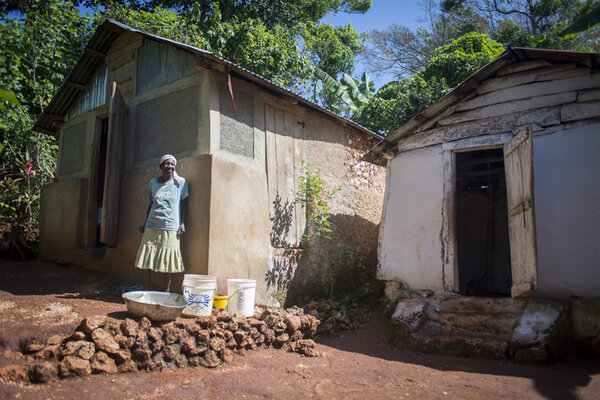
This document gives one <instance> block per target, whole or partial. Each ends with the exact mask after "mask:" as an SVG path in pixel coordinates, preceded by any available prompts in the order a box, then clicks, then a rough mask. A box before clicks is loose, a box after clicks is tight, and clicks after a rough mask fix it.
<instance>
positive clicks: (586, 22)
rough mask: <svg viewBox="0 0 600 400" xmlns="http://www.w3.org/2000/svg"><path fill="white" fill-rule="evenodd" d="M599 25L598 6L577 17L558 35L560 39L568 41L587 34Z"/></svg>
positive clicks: (599, 9)
mask: <svg viewBox="0 0 600 400" xmlns="http://www.w3.org/2000/svg"><path fill="white" fill-rule="evenodd" d="M598 25H600V6H597V7H595V8H593V9H592V10H590V11H588V12H587V13H584V14H583V15H581V16H579V17H578V18H577V19H576V20H575V21H573V23H572V24H571V25H569V26H568V27H567V28H566V29H565V30H564V31H562V32H561V33H560V34H559V35H560V38H561V39H570V38H572V37H575V36H577V35H579V34H582V33H585V32H588V31H590V30H592V29H594V28H595V27H597V26H598Z"/></svg>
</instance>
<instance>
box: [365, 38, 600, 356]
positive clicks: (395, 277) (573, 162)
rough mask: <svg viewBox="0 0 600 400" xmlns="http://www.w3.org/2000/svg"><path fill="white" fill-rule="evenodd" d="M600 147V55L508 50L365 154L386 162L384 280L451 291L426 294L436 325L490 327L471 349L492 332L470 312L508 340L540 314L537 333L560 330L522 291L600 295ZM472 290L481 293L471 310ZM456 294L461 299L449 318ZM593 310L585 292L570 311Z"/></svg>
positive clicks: (592, 333) (430, 325)
mask: <svg viewBox="0 0 600 400" xmlns="http://www.w3.org/2000/svg"><path fill="white" fill-rule="evenodd" d="M599 154H600V55H599V54H591V53H580V52H571V51H556V50H542V49H527V48H509V49H508V50H506V51H505V52H504V53H503V54H502V55H500V56H499V57H498V58H496V59H495V60H494V61H492V62H491V63H489V64H488V65H486V66H485V67H483V68H482V69H480V70H479V71H477V72H476V73H475V74H473V75H472V76H471V77H469V78H468V79H467V80H465V81H464V82H463V83H461V84H460V85H459V86H458V87H456V88H455V89H454V90H452V91H451V92H449V93H448V94H447V95H445V96H444V97H442V98H441V99H440V100H438V101H437V102H436V103H435V104H433V105H432V106H430V107H429V108H428V109H426V110H424V111H423V112H422V113H420V114H419V115H417V116H416V117H415V118H413V119H412V120H411V121H409V122H407V123H406V124H405V125H404V126H402V127H400V128H399V129H398V130H396V131H395V132H394V133H392V134H391V135H389V136H388V137H386V138H385V139H384V140H383V141H382V142H380V143H379V144H378V145H377V146H375V147H374V148H373V149H372V150H371V151H370V152H369V153H368V154H367V155H366V156H365V158H364V159H366V160H369V161H370V162H373V163H375V164H378V165H382V166H383V165H384V166H387V183H386V195H385V199H384V212H383V217H382V223H381V233H380V244H379V261H380V266H379V271H378V273H379V276H380V277H381V278H382V279H384V280H386V281H387V282H388V289H390V288H391V287H394V286H395V287H396V288H398V287H402V288H404V289H407V290H409V291H412V292H414V291H417V292H418V291H424V292H421V293H431V292H436V293H441V297H438V298H437V300H432V301H429V303H427V301H425V303H423V304H426V307H425V308H426V309H429V310H431V313H430V314H427V312H424V313H422V314H420V315H428V317H425V318H429V317H431V319H430V320H429V321H428V322H427V323H426V324H425V325H423V327H425V328H424V329H425V331H427V329H435V328H436V327H437V328H439V329H440V330H441V331H443V330H444V327H443V325H444V321H446V323H448V322H449V321H454V322H458V321H459V320H460V321H462V323H463V325H461V326H455V328H457V329H458V330H455V332H459V333H458V334H457V335H455V336H454V339H455V338H457V337H461V336H462V337H466V336H468V334H467V333H466V332H467V331H468V330H469V329H471V330H472V331H473V330H475V332H472V333H473V335H474V336H473V337H476V336H477V334H479V333H481V334H482V335H481V337H479V338H478V340H479V342H477V341H475V342H473V343H475V345H474V346H473V349H474V350H477V349H481V347H482V346H483V344H485V343H491V342H492V339H491V337H490V336H489V335H488V336H485V335H484V333H485V328H484V326H483V325H484V324H482V323H474V321H473V319H471V320H470V321H469V315H470V316H471V317H472V316H473V315H478V314H481V313H482V310H485V309H489V310H491V311H490V312H491V314H489V318H488V320H489V322H490V329H491V330H492V331H493V332H499V329H500V330H501V329H506V331H504V334H505V335H508V337H507V338H506V340H507V341H509V340H512V342H510V343H514V339H515V336H514V335H516V334H517V333H518V332H517V331H518V330H519V329H521V330H520V332H521V333H523V332H524V331H527V332H529V331H528V329H529V328H528V327H531V326H534V325H535V324H536V323H539V327H541V328H540V332H539V335H535V334H534V335H533V336H532V337H533V338H538V339H539V338H543V337H544V335H547V334H548V332H550V328H551V326H550V325H547V324H546V325H545V323H542V322H540V320H538V319H536V318H537V317H539V316H540V315H541V314H539V313H537V314H536V313H534V314H527V313H525V314H523V310H522V309H519V307H524V306H525V305H526V304H532V303H529V302H527V301H519V300H516V299H517V298H525V299H538V298H548V297H549V298H554V299H563V300H564V299H569V298H570V296H576V297H578V298H583V299H588V300H590V301H592V299H598V298H599V296H600V275H599V274H598V272H599V271H600V270H599V266H600V263H599V252H598V248H599V246H598V238H599V237H600V208H599V207H598V204H600V178H599V177H598V176H599V175H598V171H600V157H599V156H598V155H599ZM388 292H390V290H388ZM449 295H460V296H463V297H464V298H463V299H462V300H457V297H453V296H449ZM469 297H472V298H478V299H479V300H477V301H474V302H472V303H474V304H475V308H470V309H469V310H470V311H474V313H472V314H469V315H464V318H463V319H462V320H461V319H460V318H458V317H457V315H459V314H460V313H461V312H462V311H465V309H466V308H464V307H463V306H464V301H466V302H468V299H467V298H469ZM502 297H504V298H506V299H507V301H505V302H502V301H500V300H494V301H491V300H489V299H492V298H493V299H498V298H502ZM447 299H452V300H451V301H452V302H455V303H456V304H458V305H459V306H460V307H463V309H462V310H459V309H457V308H452V307H449V309H447V310H446V311H449V312H450V314H451V313H452V312H454V314H452V315H450V314H446V316H443V315H440V314H439V313H440V312H443V311H444V304H449V303H448V302H447V301H446V300H447ZM486 299H488V300H486ZM444 302H445V303H444ZM434 303H435V304H434ZM568 303H569V302H568V301H567V303H566V304H567V305H564V304H565V303H563V305H564V307H563V308H560V307H559V309H561V310H567V309H568V307H569V306H568ZM490 304H492V305H493V304H496V306H494V307H491V308H490V306H489V305H490ZM502 304H504V305H506V307H504V306H502ZM460 307H458V308H460ZM594 307H596V310H597V303H596V305H594V303H593V301H592V303H586V302H585V301H584V300H581V302H576V303H575V304H574V305H573V310H575V311H574V314H573V315H576V314H577V313H579V314H578V315H579V316H580V317H581V316H582V315H588V316H592V318H591V319H590V320H593V319H595V320H596V321H597V318H598V312H597V311H596V312H595V313H594V312H592V311H591V310H593V309H594ZM417 308H418V307H417ZM550 309H553V308H552V307H550ZM404 310H405V311H406V310H408V309H407V308H405V309H404ZM511 310H512V311H515V314H514V317H513V318H512V319H511V318H508V317H509V316H510V313H511V312H512V311H511ZM582 310H587V311H585V312H583V311H582ZM588 311H589V312H590V313H587V312H588ZM493 312H496V314H493ZM536 312H537V311H536ZM544 312H545V311H544ZM400 314H402V312H400ZM409 314H410V313H409ZM449 315H450V316H449ZM523 315H525V317H523ZM546 315H554V317H556V318H558V316H559V312H556V313H555V312H554V311H551V312H550V311H548V313H547V314H546ZM400 318H402V317H400ZM478 318H479V321H482V320H483V319H482V317H481V316H479V317H478ZM519 318H521V322H519ZM527 318H529V319H527ZM561 318H562V317H561ZM573 318H574V319H573V321H575V317H573ZM503 319H505V320H503ZM498 321H501V322H502V321H503V322H502V324H498ZM579 321H582V320H581V319H580V320H579ZM413 322H414V320H413ZM494 324H495V325H494ZM519 324H520V325H519ZM448 325H452V323H451V322H450V323H449V324H448ZM448 325H446V328H449V326H448ZM584 325H585V323H583V324H582V323H576V322H574V334H575V336H576V339H577V340H584V339H586V340H587V339H590V338H594V337H596V339H593V340H596V343H598V342H597V340H598V338H600V326H598V325H597V324H592V325H593V327H592V328H590V329H589V330H588V331H587V332H582V331H581V330H579V331H578V330H577V329H578V328H577V327H579V328H581V327H582V326H584ZM592 325H589V326H590V327H591V326H592ZM416 326H419V327H421V325H419V324H414V327H416ZM461 327H462V328H463V329H462V331H461V330H460V328H461ZM515 327H516V328H515ZM472 328H475V329H472ZM513 328H515V331H514V332H513V330H512V329H513ZM546 328H547V331H544V329H546ZM417 329H420V328H417ZM542 331H544V332H542ZM447 333H448V332H447V331H445V333H444V334H447ZM424 334H430V335H431V332H429V333H428V332H424ZM510 334H513V337H512V339H511V338H510ZM425 336H426V335H425ZM425 336H423V337H425ZM442 336H443V335H442ZM442 336H440V335H437V338H440V337H442ZM446 337H448V335H446ZM440 340H441V339H440ZM449 340H450V339H449ZM590 340H592V339H590ZM593 340H592V341H593ZM517 342H518V340H517ZM448 343H450V342H448ZM448 343H446V344H448ZM499 343H500V342H499ZM502 343H503V345H505V344H506V342H502ZM430 344H431V343H430ZM443 345H444V344H443V343H441V344H440V346H443ZM478 346H479V347H478ZM542 347H543V346H542ZM454 348H456V346H455V347H454ZM496 350H497V351H498V352H499V353H500V354H505V352H506V351H507V347H506V346H504V347H502V346H500V345H499V347H497V348H496ZM546 350H547V349H545V348H541V349H540V352H541V351H546ZM596 351H597V352H600V349H598V347H596Z"/></svg>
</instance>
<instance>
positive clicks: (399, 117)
mask: <svg viewBox="0 0 600 400" xmlns="http://www.w3.org/2000/svg"><path fill="white" fill-rule="evenodd" d="M503 51H504V48H503V47H502V45H500V44H499V43H497V42H495V41H493V40H491V39H490V38H489V37H488V36H487V35H482V34H478V33H475V32H471V33H468V34H466V35H463V36H461V37H460V38H458V39H456V40H454V41H452V42H451V43H450V44H447V45H445V46H442V47H439V48H438V49H436V50H435V52H434V55H433V57H431V59H430V60H429V62H428V63H427V65H426V66H425V68H423V69H422V70H420V71H419V72H418V73H416V74H414V75H412V76H410V77H408V78H405V79H403V80H400V81H394V82H390V83H388V84H387V85H385V86H383V87H382V88H381V89H380V90H379V91H378V92H377V93H376V95H375V96H374V97H373V98H372V99H371V101H370V102H369V103H368V104H367V105H366V106H365V107H364V108H362V109H359V110H358V111H357V112H356V113H355V114H354V115H353V119H354V120H355V121H357V122H358V123H360V124H362V125H364V126H365V127H367V128H370V129H372V130H374V131H377V132H380V133H382V134H389V133H391V132H393V131H394V130H396V129H398V128H399V127H400V126H402V125H403V124H404V123H406V122H407V121H408V120H410V119H411V118H413V117H414V116H416V115H417V114H418V113H420V112H421V111H423V110H424V109H425V108H427V107H429V106H430V105H431V104H433V103H434V102H435V101H436V100H437V99H439V98H440V97H441V96H443V95H444V94H446V93H448V92H449V91H450V90H452V89H453V88H454V87H455V86H457V85H458V84H460V83H461V82H462V81H463V80H465V79H466V78H467V77H468V76H470V75H471V74H472V73H474V72H475V71H477V70H478V69H479V68H481V67H482V66H484V65H485V64H487V63H488V62H490V61H491V60H493V59H494V58H496V57H497V56H498V55H499V54H501V53H502V52H503Z"/></svg>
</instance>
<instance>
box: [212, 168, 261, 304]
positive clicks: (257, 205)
mask: <svg viewBox="0 0 600 400" xmlns="http://www.w3.org/2000/svg"><path fill="white" fill-rule="evenodd" d="M211 175H212V176H211V181H212V184H211V199H210V220H211V223H210V234H209V236H210V239H209V258H208V273H209V274H210V275H216V276H217V277H218V287H219V292H221V293H222V294H226V293H227V279H229V278H249V279H255V280H256V284H257V288H256V292H257V300H258V302H260V303H265V302H267V301H268V295H267V288H266V287H265V279H264V277H265V273H266V270H267V267H268V265H269V256H270V251H269V250H270V248H269V232H270V221H269V209H268V202H267V182H266V177H265V174H264V171H263V170H260V169H255V168H248V167H247V166H245V165H243V164H237V163H234V162H231V161H228V160H223V159H221V158H218V157H214V158H213V165H212V173H211Z"/></svg>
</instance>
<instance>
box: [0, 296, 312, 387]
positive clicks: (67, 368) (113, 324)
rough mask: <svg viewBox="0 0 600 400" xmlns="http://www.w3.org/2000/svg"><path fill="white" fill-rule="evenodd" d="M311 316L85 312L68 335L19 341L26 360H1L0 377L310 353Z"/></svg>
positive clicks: (44, 377)
mask: <svg viewBox="0 0 600 400" xmlns="http://www.w3.org/2000/svg"><path fill="white" fill-rule="evenodd" d="M318 326H319V321H318V320H317V319H316V318H315V317H313V316H311V315H305V314H304V311H303V310H302V309H301V308H296V307H294V308H290V309H287V310H285V311H284V310H265V311H263V312H262V313H261V314H260V315H259V314H255V316H254V317H250V318H246V317H244V316H242V315H239V314H234V315H230V314H229V313H228V312H226V311H224V310H222V311H220V312H218V313H217V314H216V315H212V316H210V317H200V318H194V319H187V318H178V319H176V320H174V321H171V322H168V323H154V324H153V323H152V322H151V321H150V320H148V319H147V318H142V319H141V320H140V321H135V320H133V319H129V318H128V319H125V320H123V321H118V320H114V319H110V318H106V317H91V318H86V319H84V320H82V321H81V323H80V325H79V326H78V327H77V329H76V330H75V332H73V334H71V335H70V336H68V337H62V336H52V337H50V338H49V339H48V341H47V342H46V343H45V344H41V343H36V342H35V341H33V340H27V341H25V342H24V343H23V344H22V346H21V352H22V353H23V354H24V355H26V357H25V359H26V360H27V362H26V365H8V366H5V367H3V368H2V369H0V377H1V378H4V379H8V380H17V381H19V380H21V381H27V380H28V381H31V382H34V383H38V382H48V381H51V380H54V379H56V378H67V377H69V376H75V375H89V374H100V373H109V374H112V373H117V372H128V371H138V370H145V371H154V370H159V369H162V368H169V367H177V368H185V367H188V366H190V367H196V366H203V367H207V368H215V367H217V366H219V365H220V364H221V363H223V362H228V361H231V360H232V359H233V357H234V354H235V353H238V354H240V353H241V354H243V353H244V352H245V351H246V350H255V349H257V348H258V347H260V346H263V347H268V346H273V347H275V348H287V349H289V351H294V352H297V353H300V354H303V355H306V356H310V357H314V356H316V355H317V354H316V352H315V342H314V341H313V340H312V338H313V337H314V335H315V334H316V332H317V328H318Z"/></svg>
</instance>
